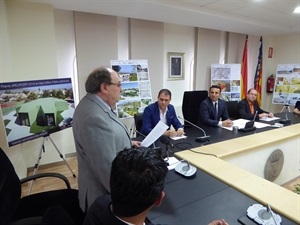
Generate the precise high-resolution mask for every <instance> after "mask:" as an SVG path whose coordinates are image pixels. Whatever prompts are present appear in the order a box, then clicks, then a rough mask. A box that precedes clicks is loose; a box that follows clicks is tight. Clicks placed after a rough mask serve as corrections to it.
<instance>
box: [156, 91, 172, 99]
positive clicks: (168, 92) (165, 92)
mask: <svg viewBox="0 0 300 225" xmlns="http://www.w3.org/2000/svg"><path fill="white" fill-rule="evenodd" d="M162 93H164V94H165V95H169V96H170V99H171V98H172V93H171V91H170V90H169V89H161V90H160V91H159V92H158V95H157V97H159V96H160V95H161V94H162Z"/></svg>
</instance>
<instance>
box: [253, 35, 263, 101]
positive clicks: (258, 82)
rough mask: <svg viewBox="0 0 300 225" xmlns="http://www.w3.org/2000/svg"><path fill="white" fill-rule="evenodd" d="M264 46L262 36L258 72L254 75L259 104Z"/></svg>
mask: <svg viewBox="0 0 300 225" xmlns="http://www.w3.org/2000/svg"><path fill="white" fill-rule="evenodd" d="M262 47H263V41H262V37H260V47H259V53H258V61H257V66H256V72H255V77H254V88H255V89H256V90H257V102H258V104H259V105H261V86H262V85H261V83H262V63H263V60H262V59H263V58H262V57H263V55H262Z"/></svg>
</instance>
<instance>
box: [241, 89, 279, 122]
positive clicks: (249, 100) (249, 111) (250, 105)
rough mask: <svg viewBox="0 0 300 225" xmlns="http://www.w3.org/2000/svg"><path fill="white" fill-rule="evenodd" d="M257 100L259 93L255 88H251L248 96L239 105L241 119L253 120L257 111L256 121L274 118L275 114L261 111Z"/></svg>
mask: <svg viewBox="0 0 300 225" xmlns="http://www.w3.org/2000/svg"><path fill="white" fill-rule="evenodd" d="M256 99H257V91H256V90H255V89H254V88H250V89H249V90H248V92H247V96H246V97H245V98H244V99H243V100H241V101H240V102H239V103H238V110H239V114H240V116H241V118H243V119H247V120H253V119H254V116H255V112H256V111H257V116H256V118H255V119H256V120H259V118H264V117H274V115H273V113H271V112H267V111H264V110H263V109H261V108H260V107H259V105H258V102H257V100H256Z"/></svg>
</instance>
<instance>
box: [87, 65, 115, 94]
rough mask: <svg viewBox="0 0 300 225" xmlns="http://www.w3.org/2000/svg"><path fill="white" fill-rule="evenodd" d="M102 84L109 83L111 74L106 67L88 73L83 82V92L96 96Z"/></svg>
mask: <svg viewBox="0 0 300 225" xmlns="http://www.w3.org/2000/svg"><path fill="white" fill-rule="evenodd" d="M102 83H107V84H109V83H111V74H110V72H109V71H108V69H107V68H106V67H100V68H97V69H95V70H94V71H93V72H91V73H90V75H89V76H88V78H87V80H86V82H85V90H86V92H88V93H91V94H96V93H97V92H99V91H100V85H101V84H102Z"/></svg>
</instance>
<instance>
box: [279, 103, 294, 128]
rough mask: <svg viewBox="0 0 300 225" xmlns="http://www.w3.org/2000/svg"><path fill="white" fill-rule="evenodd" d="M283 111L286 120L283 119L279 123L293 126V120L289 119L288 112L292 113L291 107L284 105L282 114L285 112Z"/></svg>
mask: <svg viewBox="0 0 300 225" xmlns="http://www.w3.org/2000/svg"><path fill="white" fill-rule="evenodd" d="M283 111H285V119H281V120H280V121H279V123H281V124H284V125H288V124H291V120H290V119H289V118H288V112H291V109H290V106H289V105H284V107H283V108H282V110H281V111H280V112H283Z"/></svg>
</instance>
